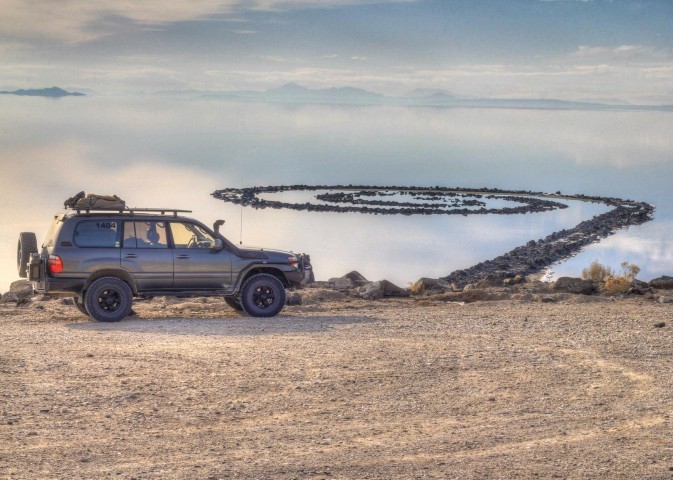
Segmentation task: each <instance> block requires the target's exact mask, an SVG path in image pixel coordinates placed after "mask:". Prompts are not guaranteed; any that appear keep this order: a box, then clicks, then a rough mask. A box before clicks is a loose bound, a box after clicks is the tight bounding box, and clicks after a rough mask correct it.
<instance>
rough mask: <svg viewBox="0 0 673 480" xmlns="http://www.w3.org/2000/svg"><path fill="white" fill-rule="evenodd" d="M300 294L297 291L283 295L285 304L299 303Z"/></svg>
mask: <svg viewBox="0 0 673 480" xmlns="http://www.w3.org/2000/svg"><path fill="white" fill-rule="evenodd" d="M301 303H302V301H301V295H299V294H298V293H297V292H290V293H288V295H287V296H286V297H285V305H301Z"/></svg>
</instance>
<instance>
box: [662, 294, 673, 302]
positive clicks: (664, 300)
mask: <svg viewBox="0 0 673 480" xmlns="http://www.w3.org/2000/svg"><path fill="white" fill-rule="evenodd" d="M659 303H673V297H666V296H664V295H662V296H660V297H659Z"/></svg>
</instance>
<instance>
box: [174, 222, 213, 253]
mask: <svg viewBox="0 0 673 480" xmlns="http://www.w3.org/2000/svg"><path fill="white" fill-rule="evenodd" d="M170 228H171V235H173V243H174V244H175V248H214V247H215V239H214V238H213V236H212V235H211V234H210V233H208V232H207V231H205V230H204V229H203V228H201V227H200V226H198V225H196V224H194V223H182V222H171V227H170Z"/></svg>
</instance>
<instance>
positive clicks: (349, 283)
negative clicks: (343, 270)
mask: <svg viewBox="0 0 673 480" xmlns="http://www.w3.org/2000/svg"><path fill="white" fill-rule="evenodd" d="M327 282H328V283H329V284H330V286H331V287H332V288H334V289H336V290H348V289H350V288H353V287H355V283H353V280H351V279H350V278H346V277H335V278H330V279H329V280H328V281H327Z"/></svg>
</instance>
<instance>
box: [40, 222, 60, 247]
mask: <svg viewBox="0 0 673 480" xmlns="http://www.w3.org/2000/svg"><path fill="white" fill-rule="evenodd" d="M61 225H63V222H62V221H61V219H60V218H55V219H54V221H53V222H51V226H50V227H49V231H48V232H47V236H46V237H45V239H44V243H43V244H42V246H43V247H53V246H54V245H55V244H56V237H57V236H58V232H59V231H60V230H61Z"/></svg>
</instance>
